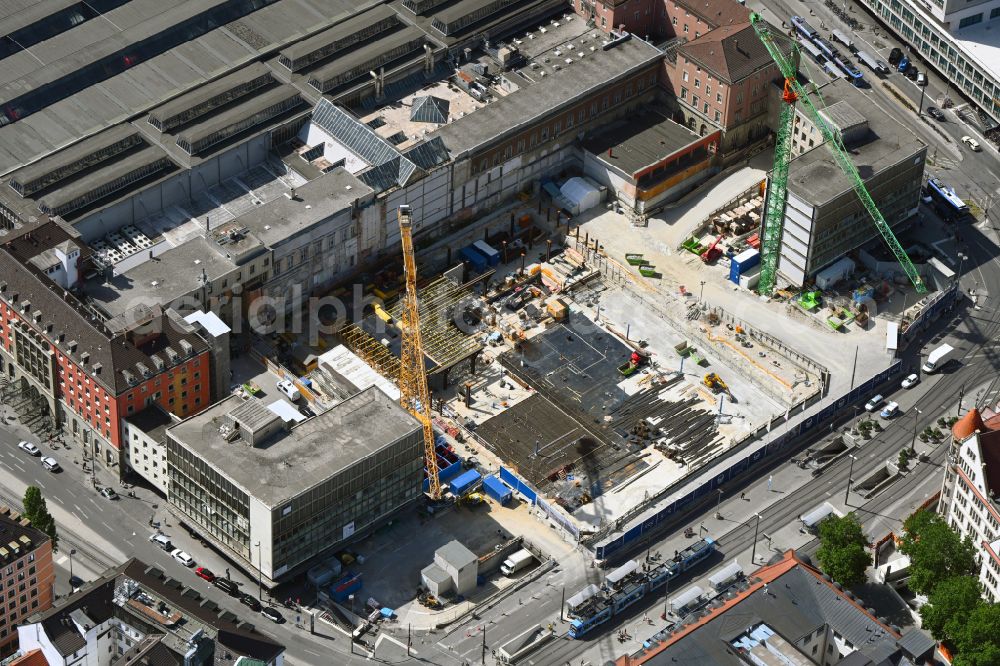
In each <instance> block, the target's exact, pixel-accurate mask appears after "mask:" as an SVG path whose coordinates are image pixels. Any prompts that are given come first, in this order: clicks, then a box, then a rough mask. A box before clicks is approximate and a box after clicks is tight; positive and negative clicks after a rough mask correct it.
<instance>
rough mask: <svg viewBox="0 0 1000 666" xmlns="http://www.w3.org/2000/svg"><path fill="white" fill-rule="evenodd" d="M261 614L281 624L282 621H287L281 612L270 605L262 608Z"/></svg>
mask: <svg viewBox="0 0 1000 666" xmlns="http://www.w3.org/2000/svg"><path fill="white" fill-rule="evenodd" d="M260 614H261V615H263V616H264V617H266V618H267V619H268V620H271V621H272V622H275V623H277V624H281V623H282V622H284V621H285V618H283V617H282V616H281V613H279V612H278V611H276V610H274V609H273V608H270V607H268V608H265V609H264V610H262V611H261V612H260Z"/></svg>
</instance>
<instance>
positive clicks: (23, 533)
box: [0, 506, 56, 656]
mask: <svg viewBox="0 0 1000 666" xmlns="http://www.w3.org/2000/svg"><path fill="white" fill-rule="evenodd" d="M0 535H2V538H0V656H6V655H9V654H11V653H12V652H14V651H15V650H16V649H17V642H16V641H17V625H18V624H20V623H21V622H23V621H24V619H25V618H27V617H28V616H29V615H34V614H35V613H40V612H42V611H45V610H48V609H49V608H51V607H52V602H53V599H54V597H53V594H52V583H53V582H54V581H55V577H56V574H55V568H54V565H53V563H52V540H51V539H49V537H48V535H47V534H45V533H44V532H42V531H41V530H38V529H35V528H34V527H32V526H31V523H30V522H28V520H27V519H26V518H23V517H21V516H20V515H18V514H17V513H15V512H12V511H11V510H10V509H9V508H8V507H5V506H4V507H0Z"/></svg>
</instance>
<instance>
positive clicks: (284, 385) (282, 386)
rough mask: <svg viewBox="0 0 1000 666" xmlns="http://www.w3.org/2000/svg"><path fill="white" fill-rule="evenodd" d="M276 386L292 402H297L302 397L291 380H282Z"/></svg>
mask: <svg viewBox="0 0 1000 666" xmlns="http://www.w3.org/2000/svg"><path fill="white" fill-rule="evenodd" d="M276 386H277V387H278V390H279V391H281V392H282V393H284V394H285V395H286V396H288V399H289V400H291V401H292V402H295V401H296V400H298V399H299V398H301V397H302V394H301V393H299V390H298V389H297V388H295V384H293V383H292V382H291V380H288V379H282V380H281V381H280V382H278V383H277V384H276Z"/></svg>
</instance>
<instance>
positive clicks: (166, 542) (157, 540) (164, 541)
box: [149, 534, 174, 553]
mask: <svg viewBox="0 0 1000 666" xmlns="http://www.w3.org/2000/svg"><path fill="white" fill-rule="evenodd" d="M149 540H150V541H152V542H153V543H154V544H156V545H157V546H159V547H160V548H162V549H163V550H165V551H167V552H168V553H169V552H170V551H172V550H173V549H174V544H172V543H170V539H169V538H168V537H167V536H166V535H165V534H153V535H151V536H150V537H149Z"/></svg>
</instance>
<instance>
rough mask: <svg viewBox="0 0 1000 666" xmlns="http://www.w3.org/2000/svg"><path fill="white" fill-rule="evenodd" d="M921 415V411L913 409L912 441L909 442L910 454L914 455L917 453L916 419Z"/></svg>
mask: <svg viewBox="0 0 1000 666" xmlns="http://www.w3.org/2000/svg"><path fill="white" fill-rule="evenodd" d="M921 414H923V412H922V411H920V410H919V409H917V408H916V407H914V408H913V439H911V440H910V454H911V455H916V453H917V417H918V416H920V415H921Z"/></svg>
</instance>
